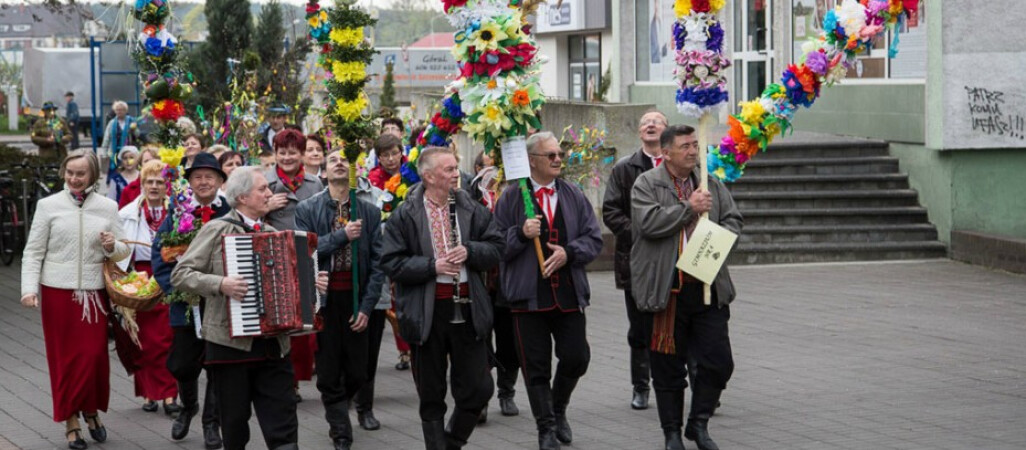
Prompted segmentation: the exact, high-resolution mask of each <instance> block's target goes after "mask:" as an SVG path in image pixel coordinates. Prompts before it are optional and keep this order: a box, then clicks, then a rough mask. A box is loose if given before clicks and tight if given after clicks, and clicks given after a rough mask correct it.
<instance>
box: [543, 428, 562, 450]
mask: <svg viewBox="0 0 1026 450" xmlns="http://www.w3.org/2000/svg"><path fill="white" fill-rule="evenodd" d="M538 449H539V450H560V446H559V438H557V437H556V432H555V431H553V430H543V431H539V432H538Z"/></svg>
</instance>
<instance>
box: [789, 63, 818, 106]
mask: <svg viewBox="0 0 1026 450" xmlns="http://www.w3.org/2000/svg"><path fill="white" fill-rule="evenodd" d="M788 69H790V70H791V72H793V73H794V76H795V78H797V79H798V82H799V83H801V84H802V90H804V91H805V92H806V93H807V94H809V95H810V96H815V95H817V93H818V92H819V85H820V83H819V77H817V76H816V74H815V73H814V72H813V71H811V70H809V68H808V67H807V66H806V65H805V64H802V65H800V66H797V67H795V65H794V64H792V65H790V66H788ZM813 98H814V97H813Z"/></svg>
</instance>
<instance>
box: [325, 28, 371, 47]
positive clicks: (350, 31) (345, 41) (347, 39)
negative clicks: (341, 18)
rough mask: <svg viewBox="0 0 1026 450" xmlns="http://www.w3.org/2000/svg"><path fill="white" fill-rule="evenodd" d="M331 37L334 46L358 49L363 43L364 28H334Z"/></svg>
mask: <svg viewBox="0 0 1026 450" xmlns="http://www.w3.org/2000/svg"><path fill="white" fill-rule="evenodd" d="M329 37H330V39H331V42H332V43H333V44H336V45H341V46H349V47H356V46H357V45H360V43H361V42H363V28H333V29H332V30H331V33H330V35H329Z"/></svg>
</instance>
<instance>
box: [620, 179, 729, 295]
mask: <svg viewBox="0 0 1026 450" xmlns="http://www.w3.org/2000/svg"><path fill="white" fill-rule="evenodd" d="M691 177H692V180H697V179H698V177H699V175H698V170H697V169H696V170H695V171H694V172H692V174H691ZM709 193H710V194H712V198H713V203H712V210H710V211H709V220H712V221H713V222H714V223H717V224H719V225H720V226H722V227H724V228H726V229H728V230H730V231H733V232H734V233H738V234H740V233H741V227H743V226H744V219H743V218H742V217H741V212H740V211H738V209H737V205H736V204H734V198H733V197H731V195H730V191H728V190H727V187H726V186H724V185H723V183H721V182H720V180H717V179H716V178H714V177H709ZM631 205H632V206H631V218H632V221H631V230H632V233H633V235H634V236H633V237H634V245H633V246H632V247H631V286H632V288H633V290H634V301H635V303H637V305H638V309H640V310H641V311H645V312H656V311H662V310H664V309H666V303H667V302H668V301H669V299H670V288H671V287H672V286H673V277H674V275H675V274H676V270H677V268H676V264H677V256H678V255H677V248H678V241H677V239H678V236H679V234H680V230H681V228H684V226H685V225H686V224H688V223H690V222H692V221H694V220H698V214H696V213H695V211H694V210H692V209H691V205H690V204H689V203H688V202H687V201H686V200H685V201H681V200H678V199H677V191H676V189H675V188H674V186H673V179H672V178H671V177H670V172H669V171H668V170H666V169H664V168H659V169H658V170H649V171H648V172H645V173H642V174H641V175H640V176H638V179H637V181H635V183H634V189H633V190H632V191H631ZM734 245H735V247H736V246H737V244H736V243H735V244H734ZM713 286H714V287H715V292H716V296H717V299H718V300H719V305H720V306H721V307H722V306H725V305H728V304H730V302H731V301H733V300H734V296H735V291H734V283H733V282H731V281H730V272H729V271H728V270H727V266H723V268H722V269H721V270H720V273H719V274H717V275H716V279H715V280H714V281H713Z"/></svg>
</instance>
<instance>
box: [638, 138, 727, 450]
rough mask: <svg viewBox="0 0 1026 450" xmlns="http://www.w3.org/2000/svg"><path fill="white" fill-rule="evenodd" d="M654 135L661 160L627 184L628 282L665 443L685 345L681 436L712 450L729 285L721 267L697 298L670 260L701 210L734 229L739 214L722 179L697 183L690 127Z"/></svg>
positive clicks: (677, 426) (678, 413) (673, 419)
mask: <svg viewBox="0 0 1026 450" xmlns="http://www.w3.org/2000/svg"><path fill="white" fill-rule="evenodd" d="M659 142H660V145H661V146H662V149H663V152H664V153H665V155H666V161H665V162H664V163H663V164H662V165H661V166H660V167H657V168H655V169H652V170H649V171H648V172H645V173H643V174H641V175H640V176H638V179H637V181H636V182H635V183H634V188H633V190H632V191H631V206H632V207H631V217H632V218H633V220H632V221H631V229H632V235H633V237H634V245H633V246H632V247H631V282H632V283H631V286H632V287H633V289H634V300H635V301H636V302H637V306H638V309H639V310H641V311H643V312H646V313H650V314H651V316H652V319H651V323H652V330H651V332H652V337H651V339H650V341H649V342H650V346H651V347H650V349H649V350H651V354H650V360H651V362H652V387H654V388H655V393H656V407H657V408H658V409H659V422H660V425H661V426H662V428H663V434H664V436H665V438H666V449H667V450H683V448H684V443H683V441H682V440H681V433H680V431H681V425H683V423H682V422H683V415H684V388H685V387H687V385H688V384H687V374H688V362H687V360H688V354H689V352H690V354H691V355H692V356H693V357H694V360H695V363H694V365H693V366H692V367H693V370H695V372H696V373H695V377H694V381H693V383H692V386H691V413H690V415H689V416H688V421H687V426H686V428H685V429H684V437H686V438H688V439H690V440H692V441H695V443H696V444H697V445H698V448H699V450H716V449H718V447H717V446H716V443H715V442H713V440H712V438H710V437H709V429H708V425H709V417H711V416H712V414H713V410H714V409H715V408H716V403H717V402H718V401H719V399H720V393H721V392H722V391H723V388H725V387H726V386H727V380H729V379H730V376H731V374H732V373H733V372H734V359H733V356H732V355H731V351H730V336H729V335H728V333H727V321H728V320H730V307H729V305H730V302H731V300H734V284H733V282H731V280H730V274H729V273H728V272H727V267H726V266H724V267H723V268H722V269H721V270H720V273H719V274H717V275H716V279H715V280H714V282H713V285H712V289H711V290H712V293H711V300H710V304H705V302H704V293H703V290H704V289H703V285H702V283H701V282H700V281H698V280H696V279H694V278H692V277H691V276H689V275H687V274H685V273H684V272H682V271H681V270H679V269H677V268H676V262H677V259H678V258H679V257H680V254H681V253H682V252H683V251H684V247H685V245H686V244H687V241H688V239H689V238H690V237H691V233H692V232H694V231H695V227H696V226H697V225H698V219H699V217H700V216H701V215H702V213H709V220H711V221H713V222H715V223H717V224H719V225H721V226H722V227H724V228H726V229H728V230H730V231H732V232H734V233H741V227H742V226H743V225H744V221H743V219H742V218H741V213H740V212H738V209H737V206H736V205H735V204H734V199H733V197H731V196H730V191H728V190H727V188H726V187H725V186H724V185H723V183H721V182H720V181H719V180H717V179H715V178H713V177H709V189H701V188H700V187H699V173H700V171H699V170H698V169H697V168H698V162H699V161H698V155H699V151H698V140H697V139H696V138H695V129H694V128H691V127H689V126H686V125H676V126H670V127H667V128H666V130H665V131H663V133H662V135H661V136H660V138H659Z"/></svg>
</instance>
